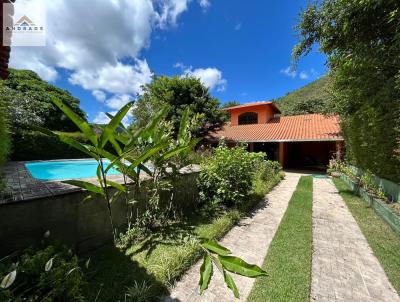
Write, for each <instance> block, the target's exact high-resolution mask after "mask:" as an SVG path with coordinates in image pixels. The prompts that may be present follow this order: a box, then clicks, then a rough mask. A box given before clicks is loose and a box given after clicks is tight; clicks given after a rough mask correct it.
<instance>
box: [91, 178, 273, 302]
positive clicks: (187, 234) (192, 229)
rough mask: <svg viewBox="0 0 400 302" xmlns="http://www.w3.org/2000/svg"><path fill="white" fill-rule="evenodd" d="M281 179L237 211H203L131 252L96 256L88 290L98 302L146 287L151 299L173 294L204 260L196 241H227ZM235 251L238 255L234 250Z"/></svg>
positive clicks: (109, 250) (263, 186)
mask: <svg viewBox="0 0 400 302" xmlns="http://www.w3.org/2000/svg"><path fill="white" fill-rule="evenodd" d="M280 180H281V175H276V177H271V178H270V180H269V181H267V182H265V181H264V182H263V183H261V182H258V183H256V184H255V186H254V188H253V190H252V192H251V194H250V196H249V197H248V200H247V201H246V202H244V203H243V204H241V206H239V207H237V208H232V209H228V210H221V209H219V210H218V209H213V210H208V211H200V212H198V213H195V215H193V216H191V217H188V218H187V219H185V220H183V221H177V222H174V223H171V224H169V225H168V226H167V227H162V228H160V230H155V231H154V232H153V233H152V234H151V235H150V236H148V238H146V239H145V240H143V241H141V242H140V243H137V244H134V245H132V246H130V247H129V248H127V249H126V250H121V249H118V248H116V247H112V246H106V247H104V248H102V249H100V250H97V251H96V252H94V253H93V254H92V258H91V266H92V267H94V268H95V271H93V277H91V278H90V282H89V283H88V286H87V289H86V297H87V298H88V299H89V300H90V301H92V300H94V299H95V298H96V297H97V296H98V301H118V300H122V301H123V299H124V294H125V292H126V289H127V287H130V286H132V285H134V284H135V282H136V283H137V284H139V285H140V284H143V282H146V286H147V287H148V290H147V294H148V295H149V296H151V297H153V299H147V300H155V301H157V300H158V299H157V297H159V296H161V295H163V294H165V293H167V292H168V288H169V287H170V285H171V284H172V283H173V282H174V281H175V280H177V279H179V277H181V276H182V275H183V274H184V273H185V272H186V271H187V270H188V269H189V268H190V267H191V266H192V265H193V264H194V263H195V262H196V261H197V260H198V259H199V258H200V257H201V256H202V249H201V247H200V245H199V244H198V241H197V240H194V237H196V236H198V237H205V238H210V239H211V238H212V239H217V240H218V239H220V238H222V237H223V236H224V235H225V234H226V233H227V232H228V231H229V230H230V229H231V228H232V227H233V226H234V225H235V224H236V223H238V222H239V221H240V219H241V218H242V217H243V216H244V215H246V214H248V213H249V212H250V211H251V210H252V209H253V208H254V207H255V206H256V205H257V204H258V203H259V201H260V199H261V198H263V197H264V196H265V194H266V193H268V192H269V191H270V190H271V189H272V188H273V187H274V186H275V185H276V184H277V183H279V181H280ZM233 252H234V251H233Z"/></svg>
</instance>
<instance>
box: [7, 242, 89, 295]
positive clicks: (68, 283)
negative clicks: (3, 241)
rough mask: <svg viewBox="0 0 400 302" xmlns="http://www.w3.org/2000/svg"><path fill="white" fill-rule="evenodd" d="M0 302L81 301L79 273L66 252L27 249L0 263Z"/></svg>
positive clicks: (70, 255) (80, 274)
mask: <svg viewBox="0 0 400 302" xmlns="http://www.w3.org/2000/svg"><path fill="white" fill-rule="evenodd" d="M0 278H1V279H0V280H2V283H1V287H0V300H1V301H83V296H82V291H81V289H82V285H83V283H84V281H83V272H82V269H81V268H80V267H79V265H78V259H77V257H76V256H75V255H74V254H73V253H72V251H71V250H68V249H67V248H65V247H63V248H56V247H54V246H48V247H47V248H45V249H42V250H36V251H35V250H32V249H27V250H25V251H24V253H23V254H22V255H19V256H13V255H11V256H8V257H5V258H3V259H2V260H1V261H0Z"/></svg>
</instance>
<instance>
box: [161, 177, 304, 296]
mask: <svg viewBox="0 0 400 302" xmlns="http://www.w3.org/2000/svg"><path fill="white" fill-rule="evenodd" d="M300 176H301V175H300V174H297V173H287V174H286V177H285V179H284V180H283V181H282V182H281V183H280V184H279V185H278V186H277V187H275V188H274V189H273V190H272V191H271V192H270V193H269V194H268V195H267V196H266V199H265V200H264V201H262V202H261V203H260V204H259V205H258V207H257V209H256V211H255V212H254V213H253V215H251V216H250V217H247V218H245V219H243V220H242V221H241V222H240V224H239V225H237V226H235V227H234V228H233V229H232V230H231V231H230V232H229V233H228V234H227V235H226V236H225V237H224V238H223V240H221V244H222V245H224V246H226V247H227V248H229V249H231V250H232V252H233V254H234V255H236V256H239V257H241V258H243V259H244V260H246V261H247V262H249V263H253V264H257V265H260V266H261V265H262V263H263V261H264V258H265V255H266V254H267V250H268V247H269V245H270V243H271V241H272V239H273V237H274V235H275V232H276V230H277V228H278V226H279V223H280V221H281V219H282V217H283V214H284V213H285V211H286V208H287V206H288V203H289V200H290V198H291V196H292V194H293V192H294V190H295V188H296V185H297V183H298V180H299V178H300ZM200 265H201V262H198V263H197V264H196V265H194V266H193V267H192V268H191V269H190V270H189V271H188V272H187V273H186V274H185V275H184V276H183V278H182V280H180V281H179V282H178V283H177V284H176V285H175V287H174V288H173V289H172V291H171V294H170V295H169V296H168V297H165V298H164V301H174V302H178V301H182V302H186V301H190V302H194V301H204V302H205V301H207V302H213V301H218V302H227V301H245V300H246V298H247V296H248V295H249V293H250V291H251V288H252V287H253V284H254V279H252V278H246V277H242V276H235V275H232V277H233V278H234V280H235V283H236V285H237V287H238V289H239V292H240V297H241V298H240V299H239V300H238V299H235V298H234V296H233V295H232V293H231V291H230V289H228V288H227V287H226V285H225V283H224V282H223V278H222V276H221V274H220V273H219V271H218V269H216V268H215V267H214V275H213V278H212V280H211V283H210V285H209V288H208V289H207V291H206V292H205V293H204V294H203V295H202V296H200V295H199V294H198V282H199V276H200V275H199V274H200V273H199V272H200Z"/></svg>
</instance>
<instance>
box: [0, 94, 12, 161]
mask: <svg viewBox="0 0 400 302" xmlns="http://www.w3.org/2000/svg"><path fill="white" fill-rule="evenodd" d="M6 114H7V107H6V104H5V102H4V100H2V99H0V165H1V164H3V163H4V162H5V161H6V159H7V155H8V152H9V145H10V144H9V143H10V141H9V134H8V119H7V116H6Z"/></svg>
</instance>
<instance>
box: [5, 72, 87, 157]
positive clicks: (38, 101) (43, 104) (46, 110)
mask: <svg viewBox="0 0 400 302" xmlns="http://www.w3.org/2000/svg"><path fill="white" fill-rule="evenodd" d="M0 96H1V102H0V105H1V107H0V108H1V109H2V110H4V109H3V108H5V110H6V111H7V117H8V121H9V130H8V131H9V132H10V135H11V154H10V155H9V157H10V159H14V160H29V159H42V158H57V157H76V156H78V155H79V156H81V154H77V152H74V151H73V150H71V149H70V148H69V147H68V146H66V145H65V144H62V143H60V142H58V141H56V140H54V139H53V138H52V137H48V136H46V135H44V134H41V133H40V132H37V131H33V130H32V127H33V126H40V127H44V128H48V129H51V130H59V131H67V132H74V131H77V130H78V129H77V128H76V126H75V125H74V124H73V123H72V122H71V121H70V119H68V118H67V117H66V116H65V115H64V114H63V113H62V112H61V111H60V110H59V109H58V108H57V107H56V106H55V105H53V103H52V98H58V99H60V100H62V101H63V102H64V103H66V104H68V105H69V106H70V107H71V108H72V109H73V110H74V111H75V112H76V113H77V114H79V115H80V116H82V117H85V113H84V112H83V111H82V110H81V109H80V108H79V100H78V99H76V98H75V97H73V96H72V95H71V94H70V93H69V92H68V91H66V90H64V89H60V88H58V87H56V86H54V85H51V84H49V83H47V82H46V81H43V80H42V79H41V78H40V77H39V76H38V75H37V74H36V73H34V72H33V71H30V70H16V69H10V76H9V77H8V79H7V80H4V81H1V83H0ZM6 105H7V106H6ZM0 134H1V131H0ZM0 137H1V135H0ZM3 149H5V147H4V148H3ZM70 151H71V152H73V153H70ZM2 153H5V152H4V151H3V150H1V152H0V154H2ZM1 156H2V155H1Z"/></svg>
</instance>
